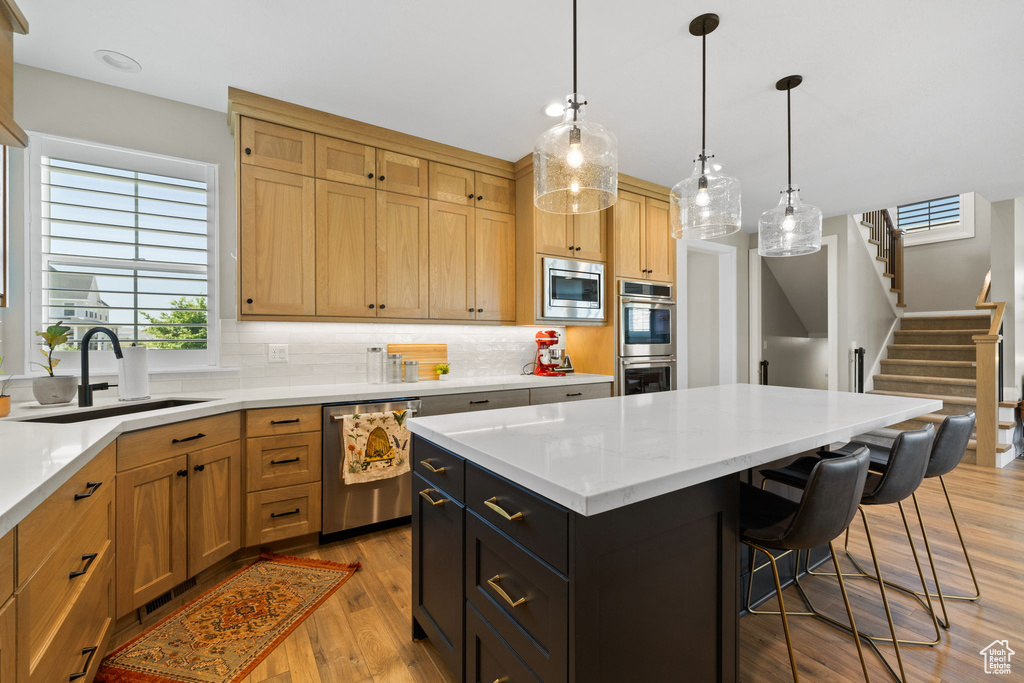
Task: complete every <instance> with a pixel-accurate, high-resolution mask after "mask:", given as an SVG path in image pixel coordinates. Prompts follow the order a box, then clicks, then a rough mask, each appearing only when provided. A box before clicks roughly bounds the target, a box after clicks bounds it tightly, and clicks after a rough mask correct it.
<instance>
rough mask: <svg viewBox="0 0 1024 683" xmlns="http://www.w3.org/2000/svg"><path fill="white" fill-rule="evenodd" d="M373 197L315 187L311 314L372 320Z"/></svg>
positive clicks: (325, 184)
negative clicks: (314, 275)
mask: <svg viewBox="0 0 1024 683" xmlns="http://www.w3.org/2000/svg"><path fill="white" fill-rule="evenodd" d="M376 301H377V191H376V190H373V189H371V188H368V187H356V186H353V185H343V184H342V183H332V182H329V181H327V180H317V181H316V314H317V315H325V316H326V315H334V316H349V317H366V318H373V317H376V315H377V308H376Z"/></svg>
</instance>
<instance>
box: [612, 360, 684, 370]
mask: <svg viewBox="0 0 1024 683" xmlns="http://www.w3.org/2000/svg"><path fill="white" fill-rule="evenodd" d="M619 362H620V363H622V364H623V365H646V366H648V367H652V368H656V367H658V366H659V365H665V364H666V363H675V362H676V359H675V358H668V359H666V360H626V359H624V358H623V359H622V360H620V361H619Z"/></svg>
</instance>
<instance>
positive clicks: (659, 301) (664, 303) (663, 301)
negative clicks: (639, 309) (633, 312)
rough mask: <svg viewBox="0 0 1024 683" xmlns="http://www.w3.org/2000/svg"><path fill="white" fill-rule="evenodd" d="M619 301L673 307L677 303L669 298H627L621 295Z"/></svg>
mask: <svg viewBox="0 0 1024 683" xmlns="http://www.w3.org/2000/svg"><path fill="white" fill-rule="evenodd" d="M619 302H620V303H623V304H649V305H651V306H664V307H673V306H675V305H676V302H675V301H671V300H668V299H626V298H624V297H619Z"/></svg>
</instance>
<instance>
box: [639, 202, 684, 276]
mask: <svg viewBox="0 0 1024 683" xmlns="http://www.w3.org/2000/svg"><path fill="white" fill-rule="evenodd" d="M644 249H645V252H646V264H647V266H646V267H647V278H648V279H649V280H660V281H662V282H672V281H673V279H674V276H675V266H676V241H675V239H674V238H673V237H672V229H671V225H670V224H669V205H668V202H664V201H661V200H660V199H651V198H650V197H647V235H646V239H645V245H644Z"/></svg>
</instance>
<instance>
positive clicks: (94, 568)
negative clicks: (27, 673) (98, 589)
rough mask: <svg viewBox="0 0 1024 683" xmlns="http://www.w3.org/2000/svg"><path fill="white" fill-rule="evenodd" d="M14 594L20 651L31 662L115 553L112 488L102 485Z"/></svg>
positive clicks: (47, 647) (56, 632)
mask: <svg viewBox="0 0 1024 683" xmlns="http://www.w3.org/2000/svg"><path fill="white" fill-rule="evenodd" d="M69 526H72V528H71V529H70V531H69V533H68V535H67V536H65V537H64V540H63V541H61V542H60V543H59V544H58V545H57V547H56V548H55V549H54V551H53V552H52V553H51V554H50V555H49V557H47V558H46V559H45V560H44V561H43V563H42V564H41V565H40V566H39V570H38V571H37V572H36V573H35V574H34V575H33V576H32V578H31V579H29V580H28V582H27V583H25V584H23V585H22V588H21V591H20V592H19V593H18V637H19V647H18V650H19V652H20V653H22V654H23V656H27V657H28V658H29V659H30V660H32V661H35V660H36V659H38V658H39V656H40V655H41V654H42V653H43V652H45V651H47V650H49V648H50V647H51V646H52V644H53V643H54V642H55V638H56V637H57V635H58V633H59V630H60V629H61V628H62V625H63V623H64V622H65V620H66V619H67V618H68V614H69V612H71V610H72V609H74V606H75V605H76V604H77V603H78V601H79V600H80V599H81V595H82V593H83V592H84V591H85V590H86V587H87V586H89V585H90V584H91V583H92V580H93V577H94V576H95V575H96V574H97V573H99V572H100V571H101V568H102V567H105V566H106V565H108V564H110V558H111V556H112V555H113V553H114V489H113V487H109V486H107V487H103V488H101V489H99V490H98V491H97V492H96V501H95V503H93V504H92V506H91V507H90V508H89V510H88V512H87V513H86V514H85V516H84V517H81V518H80V519H78V520H77V521H76V523H74V524H73V525H69Z"/></svg>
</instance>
